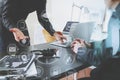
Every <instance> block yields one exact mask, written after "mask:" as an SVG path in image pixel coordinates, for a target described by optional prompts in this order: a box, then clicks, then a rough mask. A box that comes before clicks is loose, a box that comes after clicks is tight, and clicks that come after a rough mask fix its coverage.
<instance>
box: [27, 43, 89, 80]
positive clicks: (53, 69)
mask: <svg viewBox="0 0 120 80" xmlns="http://www.w3.org/2000/svg"><path fill="white" fill-rule="evenodd" d="M48 48H51V49H53V48H55V49H57V50H58V51H57V53H56V55H57V56H58V57H59V58H58V59H53V60H52V59H51V60H50V62H49V61H48V62H46V63H43V62H41V61H36V66H39V67H40V68H41V69H42V71H43V72H42V73H41V75H40V76H41V79H42V80H46V79H47V80H48V79H50V80H54V79H55V80H57V79H59V78H62V77H65V76H68V75H70V74H73V73H75V72H77V71H79V70H81V69H83V68H86V67H88V66H89V65H87V64H83V63H82V62H77V61H76V59H75V56H76V55H75V53H73V51H72V50H71V49H70V48H62V47H58V46H54V45H51V44H40V45H35V46H31V47H29V50H42V49H48Z"/></svg>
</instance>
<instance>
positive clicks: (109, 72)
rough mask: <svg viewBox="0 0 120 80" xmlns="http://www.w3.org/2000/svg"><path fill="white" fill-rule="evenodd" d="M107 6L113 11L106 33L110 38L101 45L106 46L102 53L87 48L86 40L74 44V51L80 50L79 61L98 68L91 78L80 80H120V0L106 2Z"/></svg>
mask: <svg viewBox="0 0 120 80" xmlns="http://www.w3.org/2000/svg"><path fill="white" fill-rule="evenodd" d="M105 4H106V6H107V9H109V10H110V11H112V15H111V17H110V20H109V24H108V30H107V29H106V31H105V32H107V33H108V36H107V38H106V39H105V40H104V41H103V42H102V43H101V44H104V45H103V47H101V51H102V52H99V53H98V50H96V49H95V48H94V46H93V49H90V48H88V47H86V43H85V41H84V40H80V39H79V40H78V39H77V40H75V41H74V42H73V43H72V47H73V49H74V48H76V47H77V48H78V51H77V54H76V55H77V59H78V60H79V61H84V62H87V63H90V64H91V65H97V66H98V67H97V68H95V69H93V70H92V72H91V76H90V77H88V78H83V79H79V80H120V75H119V74H120V69H119V68H120V57H119V56H118V54H116V53H117V51H119V29H120V21H119V20H120V16H119V13H120V0H105ZM113 11H114V12H113ZM93 44H94V43H93ZM87 46H88V45H87ZM104 46H105V47H104ZM105 48H106V49H105ZM111 48H112V50H111ZM107 49H109V50H108V51H107ZM97 53H98V55H97V56H96V54H97ZM110 53H112V55H111V54H110ZM106 54H107V55H106ZM113 55H115V56H113Z"/></svg>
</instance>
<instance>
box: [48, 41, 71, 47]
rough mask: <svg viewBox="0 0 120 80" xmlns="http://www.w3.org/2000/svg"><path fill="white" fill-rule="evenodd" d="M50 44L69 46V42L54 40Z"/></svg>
mask: <svg viewBox="0 0 120 80" xmlns="http://www.w3.org/2000/svg"><path fill="white" fill-rule="evenodd" d="M50 44H52V45H56V46H60V47H70V42H64V43H60V42H59V41H55V42H52V43H50Z"/></svg>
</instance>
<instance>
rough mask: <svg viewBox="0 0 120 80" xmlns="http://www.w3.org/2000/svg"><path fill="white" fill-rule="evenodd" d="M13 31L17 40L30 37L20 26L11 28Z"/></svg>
mask: <svg viewBox="0 0 120 80" xmlns="http://www.w3.org/2000/svg"><path fill="white" fill-rule="evenodd" d="M10 31H11V32H13V35H14V38H15V40H16V41H17V42H19V41H20V40H23V39H26V38H28V36H25V35H24V34H23V32H22V31H20V30H19V29H18V28H11V29H10Z"/></svg>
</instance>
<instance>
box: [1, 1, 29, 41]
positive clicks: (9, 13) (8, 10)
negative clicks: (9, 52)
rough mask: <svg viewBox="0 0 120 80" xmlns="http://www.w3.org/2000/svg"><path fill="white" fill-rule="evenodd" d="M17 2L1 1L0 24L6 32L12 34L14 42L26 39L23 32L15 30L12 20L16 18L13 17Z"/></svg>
mask: <svg viewBox="0 0 120 80" xmlns="http://www.w3.org/2000/svg"><path fill="white" fill-rule="evenodd" d="M17 1H18V0H3V6H2V23H3V26H4V27H6V29H8V31H10V32H12V33H13V35H14V38H15V40H16V41H18V42H19V41H20V40H22V39H26V38H27V36H25V35H24V34H23V32H22V31H20V30H19V29H18V28H17V26H16V23H15V20H14V19H13V17H17V16H16V15H14V13H15V11H16V9H17V7H16V5H17V4H16V3H18V2H17Z"/></svg>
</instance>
